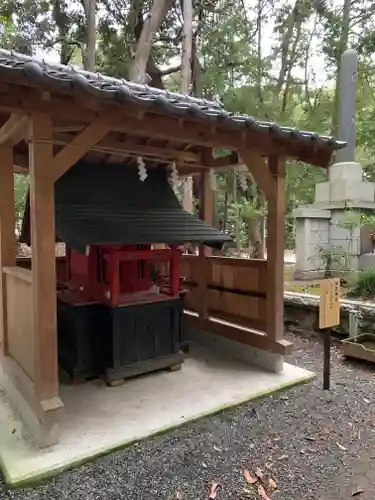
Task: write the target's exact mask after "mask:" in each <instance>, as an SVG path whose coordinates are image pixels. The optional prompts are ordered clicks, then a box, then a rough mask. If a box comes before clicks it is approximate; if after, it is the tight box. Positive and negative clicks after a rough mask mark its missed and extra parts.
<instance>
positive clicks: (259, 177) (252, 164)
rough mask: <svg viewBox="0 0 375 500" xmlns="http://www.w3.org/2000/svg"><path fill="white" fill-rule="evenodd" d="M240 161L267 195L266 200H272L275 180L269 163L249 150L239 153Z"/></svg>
mask: <svg viewBox="0 0 375 500" xmlns="http://www.w3.org/2000/svg"><path fill="white" fill-rule="evenodd" d="M239 160H240V162H241V161H242V162H243V163H244V164H245V165H246V166H247V168H248V170H249V172H250V173H251V175H252V176H253V178H254V180H255V182H256V183H257V184H258V186H259V187H260V189H261V190H262V191H263V193H264V194H265V196H266V198H267V199H268V198H270V197H271V196H272V194H273V191H272V184H273V179H272V176H271V172H270V170H269V168H268V165H267V161H266V160H265V159H264V158H262V157H261V156H259V155H257V154H256V153H254V152H253V151H249V150H241V151H240V152H239Z"/></svg>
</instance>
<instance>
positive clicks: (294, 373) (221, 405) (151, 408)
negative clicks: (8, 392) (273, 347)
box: [0, 346, 314, 486]
mask: <svg viewBox="0 0 375 500" xmlns="http://www.w3.org/2000/svg"><path fill="white" fill-rule="evenodd" d="M313 377H314V374H313V373H311V372H308V371H306V370H303V369H301V368H297V367H295V366H292V365H289V364H287V363H284V364H283V369H282V371H281V372H280V373H270V372H266V371H264V370H262V369H260V368H257V367H255V366H252V365H250V364H248V363H246V362H245V361H243V360H242V361H241V360H236V359H234V358H230V357H228V356H227V355H225V354H224V353H213V352H212V351H210V350H208V349H205V348H202V347H198V346H192V349H191V353H190V354H189V357H188V358H187V359H186V361H185V363H184V365H183V367H182V370H180V371H178V372H172V373H169V372H159V373H153V374H150V375H146V376H142V377H138V378H135V379H131V380H128V381H126V383H125V384H124V385H123V386H120V387H116V388H109V387H107V386H106V385H105V384H104V382H102V381H99V380H96V381H92V382H89V383H86V384H83V385H81V386H66V385H62V386H61V399H62V400H63V402H64V405H65V407H64V413H63V414H62V416H61V424H60V436H61V437H60V442H59V444H57V445H53V446H51V447H49V448H46V449H43V450H42V449H39V448H37V447H36V446H35V445H34V444H33V442H32V441H31V440H29V439H28V438H27V437H25V435H24V429H23V425H22V423H21V422H20V420H19V419H18V418H17V417H16V416H15V415H14V413H13V412H12V410H11V407H10V405H9V402H8V401H7V399H6V397H5V396H4V394H2V396H1V398H0V461H1V467H2V472H3V475H4V477H5V481H6V483H7V484H8V485H9V486H20V485H24V484H27V483H32V482H35V481H39V480H42V479H44V478H46V477H48V476H51V475H53V474H56V473H58V472H60V471H62V470H64V469H68V468H71V467H73V466H77V465H79V464H81V463H82V462H84V461H87V460H88V459H91V458H94V457H96V456H99V455H102V454H106V453H108V452H110V451H113V450H115V449H118V448H120V447H123V446H126V445H128V444H130V443H133V442H136V441H139V440H142V439H144V438H146V437H148V436H151V435H155V434H157V433H161V432H164V431H166V430H168V429H172V428H175V427H178V426H180V425H182V424H184V423H187V422H191V421H193V420H196V419H199V418H201V417H204V416H207V415H211V414H213V413H216V412H218V411H221V410H223V409H225V408H229V407H232V406H236V405H238V404H241V403H244V402H246V401H249V400H251V399H255V398H259V397H261V396H265V395H267V394H270V393H272V392H275V391H278V390H281V389H284V388H286V387H290V386H292V385H295V384H298V383H302V382H307V381H308V380H310V379H312V378H313ZM161 396H162V397H161Z"/></svg>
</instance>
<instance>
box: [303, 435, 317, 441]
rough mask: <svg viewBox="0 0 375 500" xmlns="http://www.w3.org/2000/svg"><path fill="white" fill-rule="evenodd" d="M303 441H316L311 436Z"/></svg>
mask: <svg viewBox="0 0 375 500" xmlns="http://www.w3.org/2000/svg"><path fill="white" fill-rule="evenodd" d="M305 439H307V441H316V439H315V438H314V437H312V436H305Z"/></svg>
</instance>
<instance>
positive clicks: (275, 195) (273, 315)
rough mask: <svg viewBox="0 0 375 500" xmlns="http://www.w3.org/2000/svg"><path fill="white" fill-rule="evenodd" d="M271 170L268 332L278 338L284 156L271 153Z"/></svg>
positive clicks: (281, 297) (281, 330)
mask: <svg viewBox="0 0 375 500" xmlns="http://www.w3.org/2000/svg"><path fill="white" fill-rule="evenodd" d="M268 172H269V173H270V175H271V184H270V195H269V197H268V214H267V322H266V333H267V335H268V337H269V338H270V339H272V340H274V341H279V340H280V339H282V337H283V336H284V230H285V159H284V158H279V157H277V156H275V155H273V156H270V157H269V159H268Z"/></svg>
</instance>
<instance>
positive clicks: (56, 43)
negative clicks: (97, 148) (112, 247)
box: [0, 0, 375, 267]
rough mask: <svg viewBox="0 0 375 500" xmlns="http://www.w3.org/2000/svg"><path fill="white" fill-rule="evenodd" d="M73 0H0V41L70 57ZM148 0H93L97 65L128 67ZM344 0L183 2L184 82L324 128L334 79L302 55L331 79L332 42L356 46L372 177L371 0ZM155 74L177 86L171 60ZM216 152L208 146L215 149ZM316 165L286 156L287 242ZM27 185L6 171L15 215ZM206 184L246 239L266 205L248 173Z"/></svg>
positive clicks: (175, 20)
mask: <svg viewBox="0 0 375 500" xmlns="http://www.w3.org/2000/svg"><path fill="white" fill-rule="evenodd" d="M181 4H182V2H175V3H174V5H173V6H172V8H170V9H169V11H168V13H167V15H166V17H165V19H164V20H163V22H162V25H161V27H160V29H159V30H158V31H157V32H156V33H154V36H153V47H152V54H151V55H152V62H153V63H155V65H156V71H159V72H160V74H161V73H163V71H164V69H165V68H168V67H171V66H172V67H173V66H176V65H178V63H179V61H180V56H181V42H182V26H183V17H182V11H181ZM83 5H84V2H83V0H69V1H68V0H63V1H55V0H0V45H1V46H2V47H3V48H9V49H15V50H19V51H21V52H25V53H30V54H31V53H34V52H35V51H36V50H37V49H38V50H43V51H44V52H45V53H47V52H49V51H51V50H52V51H54V52H55V53H58V54H59V55H60V59H61V62H62V63H64V64H66V63H77V64H81V63H82V54H83V52H84V50H85V43H86V40H85V36H86V34H85V27H86V19H85V13H84V8H83ZM151 5H152V0H97V21H98V26H97V35H98V39H97V42H98V43H97V65H98V69H99V70H102V71H104V72H106V73H108V74H110V75H115V76H119V77H124V78H126V77H128V75H129V70H130V67H131V64H132V61H133V56H134V52H135V49H136V47H137V40H138V38H139V34H140V30H141V28H142V24H143V23H144V21H145V20H146V19H147V17H148V15H149V13H150V10H151ZM343 5H344V0H342V1H341V2H339V3H338V2H332V1H328V0H319V1H312V0H295V1H293V2H290V1H287V0H259V1H257V2H248V1H243V0H240V1H233V0H232V1H228V0H215V1H213V0H193V7H194V12H195V15H194V23H193V25H194V26H193V31H194V44H195V45H196V48H197V51H196V55H197V60H198V63H199V64H198V66H199V75H200V77H199V82H198V83H199V85H198V87H199V88H195V89H194V92H195V93H196V94H197V95H201V96H202V97H206V98H209V99H218V100H220V101H221V102H222V103H223V104H224V105H225V107H226V108H227V109H228V110H229V111H232V112H234V113H236V114H248V115H253V116H255V117H256V118H259V119H265V120H269V121H272V120H274V121H277V122H279V123H281V124H283V125H288V126H290V127H296V128H299V129H302V130H313V131H315V132H318V133H322V134H330V133H331V130H332V124H333V121H334V120H333V119H332V118H333V116H334V115H335V88H334V81H333V80H331V81H327V82H324V83H323V84H322V82H321V78H319V77H320V75H317V74H316V69H315V68H314V64H313V63H312V61H311V57H312V56H314V55H315V57H316V55H317V54H318V56H319V57H323V56H324V57H325V63H326V69H327V70H328V75H329V77H331V78H332V79H334V78H335V75H336V74H337V70H338V67H339V60H340V56H341V53H342V51H343V50H344V49H345V48H346V47H351V46H353V47H356V48H357V49H358V50H359V53H360V61H359V66H358V91H357V151H358V159H359V160H360V161H361V163H362V164H363V165H364V175H365V178H366V179H368V180H371V181H375V161H374V160H373V158H375V63H374V58H373V55H374V53H375V22H374V20H375V3H374V2H369V1H368V0H352V1H351V2H350V13H349V19H345V18H344V14H343ZM346 33H347V34H348V36H347V37H345V36H344V35H346ZM166 74H167V76H165V77H164V84H165V86H166V88H168V89H169V90H174V91H176V90H178V88H179V83H180V76H179V72H178V70H176V71H173V72H169V73H168V71H166ZM227 153H228V152H227V151H224V150H220V149H218V150H215V152H214V156H215V157H218V156H222V155H223V154H227ZM326 175H327V174H326V171H325V170H323V169H319V168H316V167H311V166H310V165H306V164H304V163H299V162H289V163H288V165H287V175H286V217H285V221H286V222H285V242H286V244H287V246H288V247H289V248H292V247H293V246H294V240H295V221H294V218H293V215H292V214H293V211H294V210H295V209H296V208H298V207H300V206H303V205H307V204H310V203H312V202H313V201H314V191H315V185H316V183H317V182H322V181H325V180H326ZM26 183H27V181H26V180H25V178H21V177H20V178H18V177H17V179H16V187H15V189H16V217H17V220H19V217H20V214H21V213H22V207H23V203H24V196H25V192H26V191H25V189H26ZM217 185H218V189H217V191H216V193H215V201H216V206H215V217H216V219H217V223H218V226H219V227H221V228H222V229H224V230H226V231H229V232H230V233H231V234H233V235H234V236H235V238H236V240H237V244H238V246H239V247H241V248H243V247H248V246H249V244H250V242H249V238H251V228H252V227H254V224H257V223H258V222H259V221H260V220H261V219H262V217H264V215H265V213H266V208H267V207H266V204H265V202H264V200H263V199H262V198H261V196H260V192H259V189H258V188H257V186H256V185H255V183H254V180H253V179H251V178H249V189H248V190H247V192H246V193H245V192H243V191H242V189H241V188H240V186H239V182H238V175H237V174H236V173H234V172H220V173H218V174H217ZM180 194H181V193H180ZM180 194H179V196H180ZM347 215H348V217H347V218H345V220H344V221H343V223H342V224H343V225H342V226H341V227H345V228H346V229H348V230H354V228H355V227H357V226H358V225H360V226H362V225H365V224H367V225H374V226H375V223H374V222H375V221H374V217H373V218H372V219H371V216H368V218H367V219H366V220H365V219H364V216H363V215H362V216H360V220H359V221H358V217H359V215H358V214H357V213H348V214H347ZM340 224H341V223H340ZM333 250H334V249H325V250H324V251H322V252H323V253H324V255H325V257H323V258H324V259H325V260H326V261H327V260H329V261H330V262H331V264H332V262H333V261H334V263H335V265H339V264H338V262H336V261H337V259H338V260H339V261H343V259H344V257H343V256H342V255H341V256H340V257H339V256H338V254H340V251H339V250H338V249H336V250H335V251H333ZM341 253H342V251H341ZM349 253H350V251H349ZM331 264H330V266H331ZM330 266H329V267H330ZM344 267H345V266H344Z"/></svg>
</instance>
